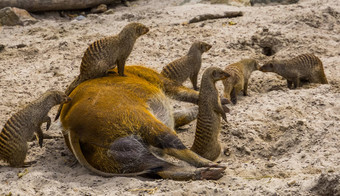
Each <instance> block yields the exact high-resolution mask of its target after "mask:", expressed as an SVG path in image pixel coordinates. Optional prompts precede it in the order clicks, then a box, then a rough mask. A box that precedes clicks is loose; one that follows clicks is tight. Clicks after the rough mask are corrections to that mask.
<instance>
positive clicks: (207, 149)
mask: <svg viewBox="0 0 340 196" xmlns="http://www.w3.org/2000/svg"><path fill="white" fill-rule="evenodd" d="M229 76H230V75H229V74H228V73H226V72H224V71H223V70H222V69H220V68H214V67H210V68H208V69H207V70H206V71H205V72H204V73H203V76H202V82H201V89H200V94H199V101H198V107H199V108H198V116H197V125H196V133H195V140H194V144H193V145H192V147H191V150H192V151H194V152H195V153H197V154H199V155H200V156H202V157H204V158H206V159H209V160H212V161H213V160H216V159H217V158H218V157H219V155H220V152H221V146H220V142H219V141H218V136H219V133H220V130H221V127H220V124H221V117H222V118H223V119H224V120H226V115H225V109H224V108H223V107H222V105H221V101H220V98H219V95H218V91H217V89H216V86H215V83H216V81H218V80H223V79H226V78H227V77H229Z"/></svg>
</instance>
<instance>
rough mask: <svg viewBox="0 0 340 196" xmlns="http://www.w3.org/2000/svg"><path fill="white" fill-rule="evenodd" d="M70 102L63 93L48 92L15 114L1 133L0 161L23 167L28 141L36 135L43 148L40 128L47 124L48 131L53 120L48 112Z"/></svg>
mask: <svg viewBox="0 0 340 196" xmlns="http://www.w3.org/2000/svg"><path fill="white" fill-rule="evenodd" d="M70 100H71V99H70V98H69V97H68V96H66V95H65V94H64V93H63V92H59V91H47V92H46V93H44V94H43V95H42V96H41V97H40V98H38V99H37V100H36V101H34V102H32V103H30V104H28V105H27V106H26V107H25V108H24V109H22V110H20V111H19V112H17V113H15V114H14V115H13V116H12V117H11V118H10V119H9V120H8V121H7V122H6V124H5V125H4V127H3V129H2V130H1V132H0V159H2V160H4V161H6V162H8V163H9V165H10V166H12V167H20V166H23V165H24V160H25V158H26V153H27V150H28V149H27V141H30V140H31V139H32V137H33V134H34V133H36V135H37V137H38V141H39V145H40V147H42V143H43V133H42V130H41V128H40V127H41V125H42V123H45V122H46V123H47V126H46V130H48V129H49V127H50V125H51V118H50V117H49V116H48V115H47V114H48V112H49V111H50V109H51V108H52V107H53V106H55V105H57V104H62V103H66V102H69V101H70Z"/></svg>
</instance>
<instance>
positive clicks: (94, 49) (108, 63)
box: [55, 23, 149, 120]
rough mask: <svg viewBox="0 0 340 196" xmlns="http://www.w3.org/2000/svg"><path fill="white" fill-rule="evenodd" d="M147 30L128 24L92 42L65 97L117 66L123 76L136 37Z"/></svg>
mask: <svg viewBox="0 0 340 196" xmlns="http://www.w3.org/2000/svg"><path fill="white" fill-rule="evenodd" d="M148 31H149V28H147V27H146V26H144V25H142V24H140V23H130V24H128V25H126V26H125V27H124V28H123V30H122V31H121V32H120V33H119V34H118V35H115V36H110V37H105V38H103V39H100V40H97V41H95V42H93V43H92V44H91V45H90V46H89V47H88V48H87V49H86V51H85V53H84V56H83V58H82V60H81V65H80V74H79V75H78V76H77V78H76V79H75V80H74V81H73V82H72V83H71V84H70V86H69V87H68V88H67V89H66V91H65V93H66V95H70V93H71V92H72V91H73V90H74V89H75V88H76V87H77V86H78V85H79V84H80V83H82V82H84V81H86V80H89V79H94V78H98V77H103V76H105V75H106V74H107V72H108V70H109V69H113V68H115V67H116V65H117V66H118V73H119V75H120V76H125V75H124V67H125V61H126V59H127V58H128V57H129V55H130V53H131V51H132V49H133V46H134V44H135V42H136V40H137V38H138V37H140V36H141V35H144V34H146V33H147V32H148ZM61 108H62V105H61V106H60V107H59V109H58V113H57V115H56V118H55V120H57V119H58V118H59V115H60V111H61Z"/></svg>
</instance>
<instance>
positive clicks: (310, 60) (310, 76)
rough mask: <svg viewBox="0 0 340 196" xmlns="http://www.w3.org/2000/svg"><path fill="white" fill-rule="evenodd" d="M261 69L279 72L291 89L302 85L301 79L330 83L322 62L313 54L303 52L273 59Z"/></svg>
mask: <svg viewBox="0 0 340 196" xmlns="http://www.w3.org/2000/svg"><path fill="white" fill-rule="evenodd" d="M260 71H263V72H274V73H277V74H279V75H280V76H282V77H284V78H285V79H286V80H287V86H288V88H290V89H292V88H297V87H301V86H302V82H301V81H303V82H305V81H307V82H311V83H321V84H328V81H327V78H326V75H325V72H324V70H323V65H322V62H321V60H320V59H319V58H318V57H316V56H315V55H313V54H301V55H299V56H297V57H294V58H292V59H289V60H271V61H269V62H267V63H265V64H264V65H263V66H262V67H260ZM293 84H294V87H293Z"/></svg>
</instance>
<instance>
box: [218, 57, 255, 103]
mask: <svg viewBox="0 0 340 196" xmlns="http://www.w3.org/2000/svg"><path fill="white" fill-rule="evenodd" d="M258 69H259V64H258V63H257V62H256V61H255V60H253V59H244V60H241V61H239V62H237V63H234V64H231V65H228V66H227V67H226V68H225V69H224V71H226V72H227V73H229V74H230V75H231V77H229V78H227V79H225V80H223V85H224V97H225V98H226V99H228V100H229V101H231V102H232V103H234V104H236V103H237V95H238V93H239V92H240V91H243V95H244V96H246V95H247V89H248V80H249V78H250V75H251V73H252V72H253V71H255V70H258Z"/></svg>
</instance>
